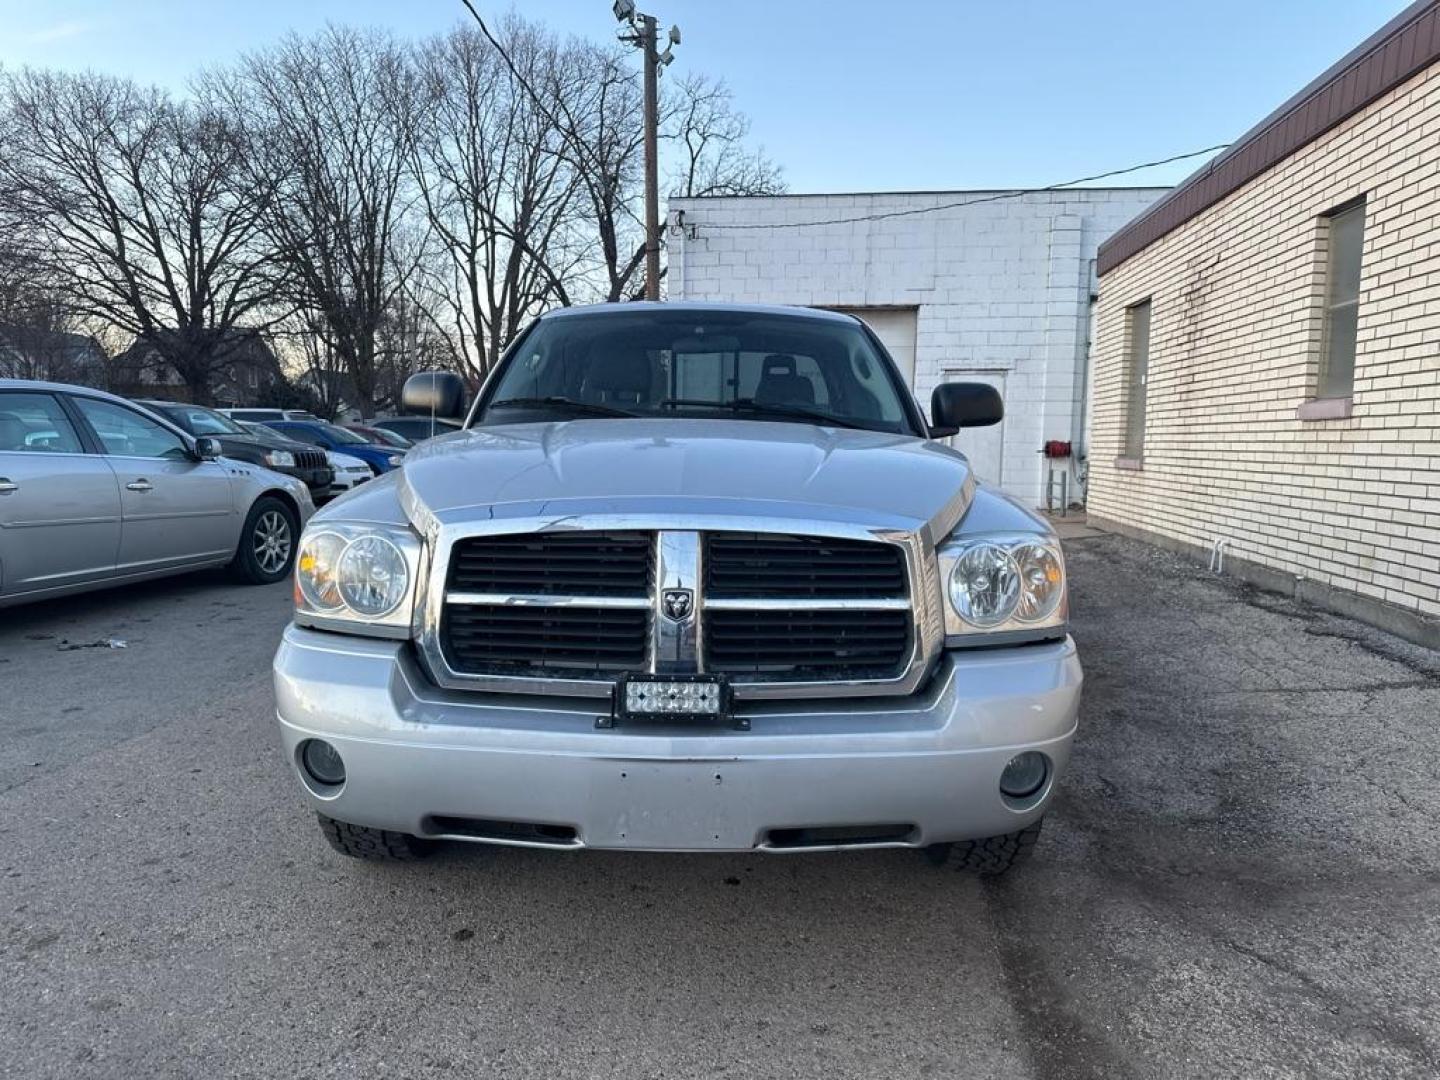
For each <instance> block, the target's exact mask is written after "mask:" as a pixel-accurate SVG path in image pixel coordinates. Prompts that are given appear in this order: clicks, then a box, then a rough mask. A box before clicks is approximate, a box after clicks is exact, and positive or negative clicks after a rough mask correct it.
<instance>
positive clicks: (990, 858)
mask: <svg viewBox="0 0 1440 1080" xmlns="http://www.w3.org/2000/svg"><path fill="white" fill-rule="evenodd" d="M1044 821H1045V819H1044V818H1040V819H1039V820H1038V821H1035V822H1033V823H1032V824H1030V825H1027V826H1026V827H1025V828H1023V829H1021V830H1020V831H1019V832H1013V833H1002V834H1001V835H999V836H987V837H985V838H983V839H981V840H958V841H955V842H954V843H950V844H931V845H930V846H929V847H927V848H926V849H925V857H926V858H927V859H929V860H930V862H931V863H933V864H934V865H936V866H953V867H954V868H955V869H956V870H959V871H961V872H962V873H971V874H976V875H978V876H980V877H985V878H995V877H999V876H1000V875H1001V874H1004V873H1008V872H1009V871H1010V870H1013V869H1014V868H1015V867H1017V866H1019V865H1020V864H1021V863H1024V862H1026V861H1027V860H1028V859H1029V858H1030V853H1031V851H1033V850H1034V848H1035V842H1036V841H1037V840H1039V839H1040V826H1041V825H1042V824H1043V823H1044Z"/></svg>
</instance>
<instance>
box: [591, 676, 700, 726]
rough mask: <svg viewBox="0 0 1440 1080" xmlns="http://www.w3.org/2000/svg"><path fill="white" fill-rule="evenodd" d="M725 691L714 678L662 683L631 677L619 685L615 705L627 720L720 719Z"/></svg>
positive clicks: (686, 679) (683, 679)
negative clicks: (667, 718)
mask: <svg viewBox="0 0 1440 1080" xmlns="http://www.w3.org/2000/svg"><path fill="white" fill-rule="evenodd" d="M726 690H727V687H726V685H725V683H724V681H722V680H720V679H717V678H710V677H704V676H701V677H699V678H682V679H665V678H650V677H648V676H643V675H641V676H630V677H628V678H626V679H624V680H622V681H621V683H620V685H619V687H618V689H617V691H616V694H617V700H616V704H617V706H618V707H619V712H620V713H621V715H623V716H629V717H636V718H640V717H677V718H679V717H695V718H696V719H712V720H713V719H719V718H720V717H722V716H724V715H725V712H726V710H727V701H726V699H727V697H728V695H727V693H726Z"/></svg>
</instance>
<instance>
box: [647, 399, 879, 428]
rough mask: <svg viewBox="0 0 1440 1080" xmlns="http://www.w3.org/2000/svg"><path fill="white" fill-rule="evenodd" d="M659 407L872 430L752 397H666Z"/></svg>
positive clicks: (862, 425)
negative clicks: (740, 413)
mask: <svg viewBox="0 0 1440 1080" xmlns="http://www.w3.org/2000/svg"><path fill="white" fill-rule="evenodd" d="M657 406H658V407H659V408H661V409H676V408H687V407H690V406H695V407H703V408H707V409H725V410H727V411H729V412H744V413H753V414H755V415H756V416H785V417H789V418H791V419H795V420H805V421H807V422H809V423H812V424H821V425H824V426H826V427H843V428H855V429H857V430H859V431H873V430H874V429H873V428H870V427H867V426H866V425H865V424H859V423H856V422H855V421H854V420H846V419H844V418H842V417H839V416H831V415H830V414H829V413H823V412H820V411H818V410H816V409H807V408H804V407H803V406H800V405H782V404H780V403H779V402H776V403H773V404H772V403H770V402H765V401H756V400H755V399H754V398H736V399H735V400H733V401H702V400H701V399H699V398H666V399H665V400H664V401H661V402H658V403H657Z"/></svg>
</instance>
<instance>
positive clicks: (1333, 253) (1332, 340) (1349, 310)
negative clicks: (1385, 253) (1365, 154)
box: [1318, 200, 1365, 398]
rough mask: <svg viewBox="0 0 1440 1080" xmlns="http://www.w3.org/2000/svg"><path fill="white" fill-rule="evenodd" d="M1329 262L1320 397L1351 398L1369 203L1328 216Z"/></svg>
mask: <svg viewBox="0 0 1440 1080" xmlns="http://www.w3.org/2000/svg"><path fill="white" fill-rule="evenodd" d="M1325 230H1326V241H1327V243H1326V247H1327V248H1328V249H1329V265H1328V266H1327V269H1326V275H1325V332H1324V336H1323V338H1322V341H1323V346H1322V351H1321V354H1320V385H1319V387H1318V389H1319V396H1320V397H1322V398H1348V397H1349V396H1350V392H1351V390H1352V389H1353V388H1354V385H1355V329H1356V324H1357V320H1358V316H1359V314H1360V249H1361V248H1362V247H1364V245H1365V202H1364V200H1361V201H1360V202H1358V203H1353V204H1351V205H1350V206H1347V207H1345V208H1344V209H1343V210H1337V211H1336V212H1334V213H1332V214H1330V215H1328V216H1327V217H1326V219H1325Z"/></svg>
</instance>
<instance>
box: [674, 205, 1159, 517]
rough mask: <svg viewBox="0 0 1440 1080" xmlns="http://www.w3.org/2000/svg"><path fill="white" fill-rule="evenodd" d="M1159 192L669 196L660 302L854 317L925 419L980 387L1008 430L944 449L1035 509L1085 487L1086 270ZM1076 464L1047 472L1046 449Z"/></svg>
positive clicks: (960, 439)
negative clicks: (1050, 485) (780, 307)
mask: <svg viewBox="0 0 1440 1080" xmlns="http://www.w3.org/2000/svg"><path fill="white" fill-rule="evenodd" d="M1165 191H1166V189H1164V188H1076V189H1071V190H1050V191H1028V192H997V191H958V192H957V191H950V192H900V193H890V194H856V195H776V196H747V197H725V198H698V199H672V200H671V201H670V206H669V211H670V216H669V230H668V231H669V241H668V242H669V245H670V268H669V271H668V275H669V276H668V280H667V283H666V284H667V288H668V290H669V295H670V296H671V297H674V298H675V299H683V300H725V301H734V302H740V303H771V304H805V305H810V306H814V307H824V308H832V309H835V310H839V311H847V312H850V313H852V314H855V315H858V316H860V317H861V318H863V319H864V320H865V321H866V322H867V323H869V324H870V326H871V327H872V328H873V329H874V330H875V332H876V335H877V336H878V337H879V338H880V340H881V341H882V342H884V343H885V345H886V347H887V348H888V349H889V351H890V353H891V355H892V356H894V358H895V360H896V362H897V363H898V364H899V366H900V368H901V370H902V372H903V373H904V375H905V378H906V380H907V381H908V382H909V384H910V387H911V389H912V390H913V391H914V393H915V396H916V398H917V399H918V400H919V401H920V403H921V406H922V407H923V409H924V411H925V413H926V415H929V411H930V410H929V405H930V392H931V390H932V389H933V388H934V387H935V385H936V384H937V383H940V382H946V381H950V380H972V381H980V382H988V383H990V384H992V385H994V386H996V387H997V388H999V390H1000V392H1001V395H1002V396H1003V398H1004V399H1005V421H1004V422H1003V423H1002V424H1000V425H998V426H996V427H993V428H977V429H973V430H969V431H964V432H961V433H960V434H959V435H958V436H956V437H955V438H954V439H953V440H952V441H953V442H954V443H955V444H956V445H958V446H959V447H960V448H961V449H962V450H964V451H965V453H966V454H967V455H968V456H969V457H970V460H971V462H972V463H973V464H974V466H975V468H976V471H977V472H978V473H979V475H980V476H981V478H983V479H986V480H991V481H994V482H998V483H999V484H1001V485H1002V486H1003V487H1004V488H1005V490H1006V491H1008V492H1010V493H1011V494H1013V495H1015V496H1017V497H1019V498H1021V499H1023V500H1024V501H1025V502H1026V503H1027V504H1028V505H1030V506H1041V505H1044V504H1045V503H1046V484H1047V480H1048V479H1049V476H1050V472H1051V470H1052V468H1053V469H1054V470H1055V472H1056V484H1055V486H1054V493H1055V500H1056V501H1057V502H1058V500H1059V493H1060V484H1059V477H1060V475H1062V474H1063V475H1064V476H1065V479H1066V487H1067V490H1068V493H1069V495H1070V497H1071V498H1078V497H1079V493H1080V491H1081V490H1082V488H1083V474H1084V464H1083V462H1081V461H1079V460H1078V455H1079V453H1080V452H1081V451H1082V448H1083V446H1084V442H1085V433H1084V431H1083V418H1084V416H1085V409H1084V391H1085V387H1086V377H1085V370H1086V364H1087V359H1088V349H1089V327H1090V314H1091V299H1092V295H1093V290H1094V286H1095V281H1094V260H1095V252H1096V248H1097V247H1098V246H1099V244H1100V242H1101V241H1102V240H1103V239H1105V238H1106V237H1107V236H1109V235H1110V234H1111V233H1112V232H1113V231H1114V230H1116V229H1118V228H1119V227H1120V226H1121V225H1123V224H1124V223H1125V222H1127V221H1129V220H1130V219H1131V218H1133V217H1134V216H1135V215H1136V214H1138V213H1139V212H1140V211H1142V210H1144V209H1145V208H1146V207H1148V206H1150V205H1151V204H1152V203H1154V202H1155V200H1156V199H1158V198H1159V197H1160V196H1161V195H1163V194H1164V193H1165ZM1051 441H1054V442H1060V443H1070V444H1072V446H1073V447H1074V448H1075V451H1076V454H1077V457H1076V458H1070V459H1060V460H1054V461H1052V460H1047V459H1046V458H1044V457H1043V456H1042V454H1041V451H1042V448H1043V447H1044V446H1045V444H1046V443H1047V442H1051Z"/></svg>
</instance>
